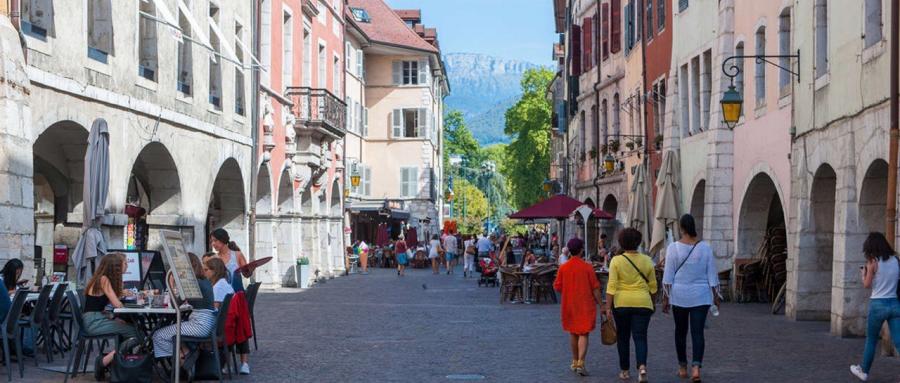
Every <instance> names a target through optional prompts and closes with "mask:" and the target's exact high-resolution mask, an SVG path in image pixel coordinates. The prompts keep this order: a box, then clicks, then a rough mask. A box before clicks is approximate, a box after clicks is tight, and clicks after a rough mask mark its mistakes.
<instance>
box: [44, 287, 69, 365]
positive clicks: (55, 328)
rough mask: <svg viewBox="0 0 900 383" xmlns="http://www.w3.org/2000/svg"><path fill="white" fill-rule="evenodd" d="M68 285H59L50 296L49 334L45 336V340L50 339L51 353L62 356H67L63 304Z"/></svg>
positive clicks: (48, 310) (48, 311) (48, 313)
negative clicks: (57, 353) (54, 352)
mask: <svg viewBox="0 0 900 383" xmlns="http://www.w3.org/2000/svg"><path fill="white" fill-rule="evenodd" d="M66 286H67V285H66V284H59V285H57V286H56V289H55V290H53V293H52V294H51V295H50V304H49V305H48V306H47V325H48V327H49V332H48V334H47V335H44V339H45V340H46V338H47V337H48V336H49V338H50V351H51V353H52V352H53V351H54V349H55V350H56V351H59V354H60V355H63V356H64V355H65V349H66V342H67V341H66V338H67V337H68V335H67V334H66V329H65V327H64V324H65V323H64V320H63V318H62V309H63V303H64V302H65V297H66Z"/></svg>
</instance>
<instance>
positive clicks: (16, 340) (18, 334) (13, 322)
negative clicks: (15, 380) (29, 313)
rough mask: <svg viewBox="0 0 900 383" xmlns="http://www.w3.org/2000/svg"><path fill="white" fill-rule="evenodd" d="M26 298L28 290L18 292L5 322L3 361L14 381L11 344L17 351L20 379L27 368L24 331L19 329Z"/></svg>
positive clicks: (9, 377)
mask: <svg viewBox="0 0 900 383" xmlns="http://www.w3.org/2000/svg"><path fill="white" fill-rule="evenodd" d="M25 298H28V290H27V289H19V290H16V296H15V297H13V301H12V305H11V306H10V307H9V312H8V313H6V319H4V320H3V358H4V359H3V361H4V362H5V363H6V375H7V379H8V380H9V381H12V362H11V361H10V351H9V344H10V342H12V343H13V346H14V347H15V351H16V363H18V364H19V378H24V377H25V366H24V365H23V364H22V331H21V330H20V329H19V316H21V315H22V307H25Z"/></svg>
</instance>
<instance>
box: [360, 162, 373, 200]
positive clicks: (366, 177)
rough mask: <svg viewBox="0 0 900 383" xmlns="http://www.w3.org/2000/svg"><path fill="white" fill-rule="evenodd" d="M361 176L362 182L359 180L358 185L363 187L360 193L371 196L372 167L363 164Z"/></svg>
mask: <svg viewBox="0 0 900 383" xmlns="http://www.w3.org/2000/svg"><path fill="white" fill-rule="evenodd" d="M361 176H362V180H361V181H362V182H360V185H362V187H363V190H362V193H363V195H365V196H371V195H372V168H371V167H369V166H364V167H363V172H362V174H361Z"/></svg>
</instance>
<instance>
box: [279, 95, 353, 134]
mask: <svg viewBox="0 0 900 383" xmlns="http://www.w3.org/2000/svg"><path fill="white" fill-rule="evenodd" d="M285 95H286V96H287V98H288V99H290V100H291V103H293V104H294V106H293V107H292V108H291V113H292V114H293V115H294V116H295V117H296V119H297V122H298V126H295V127H296V130H297V133H298V134H302V132H303V131H304V130H306V129H312V130H314V131H318V132H320V133H322V134H324V135H328V136H331V137H332V138H341V137H344V135H345V134H346V133H347V127H346V125H345V124H346V121H345V119H346V116H347V105H346V104H345V103H344V102H343V101H341V99H340V98H338V97H337V96H335V95H334V94H332V93H331V92H329V91H328V90H327V89H318V88H309V87H289V88H288V89H287V92H286V94H285Z"/></svg>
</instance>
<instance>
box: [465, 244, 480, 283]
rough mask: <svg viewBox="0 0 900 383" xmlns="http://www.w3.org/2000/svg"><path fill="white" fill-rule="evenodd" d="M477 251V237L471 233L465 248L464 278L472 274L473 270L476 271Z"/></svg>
mask: <svg viewBox="0 0 900 383" xmlns="http://www.w3.org/2000/svg"><path fill="white" fill-rule="evenodd" d="M477 252H478V249H477V248H476V246H475V239H474V238H473V237H472V236H471V235H470V236H469V239H468V240H467V241H466V242H465V249H464V250H463V278H468V277H470V276H472V272H474V271H475V254H476V253H477Z"/></svg>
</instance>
